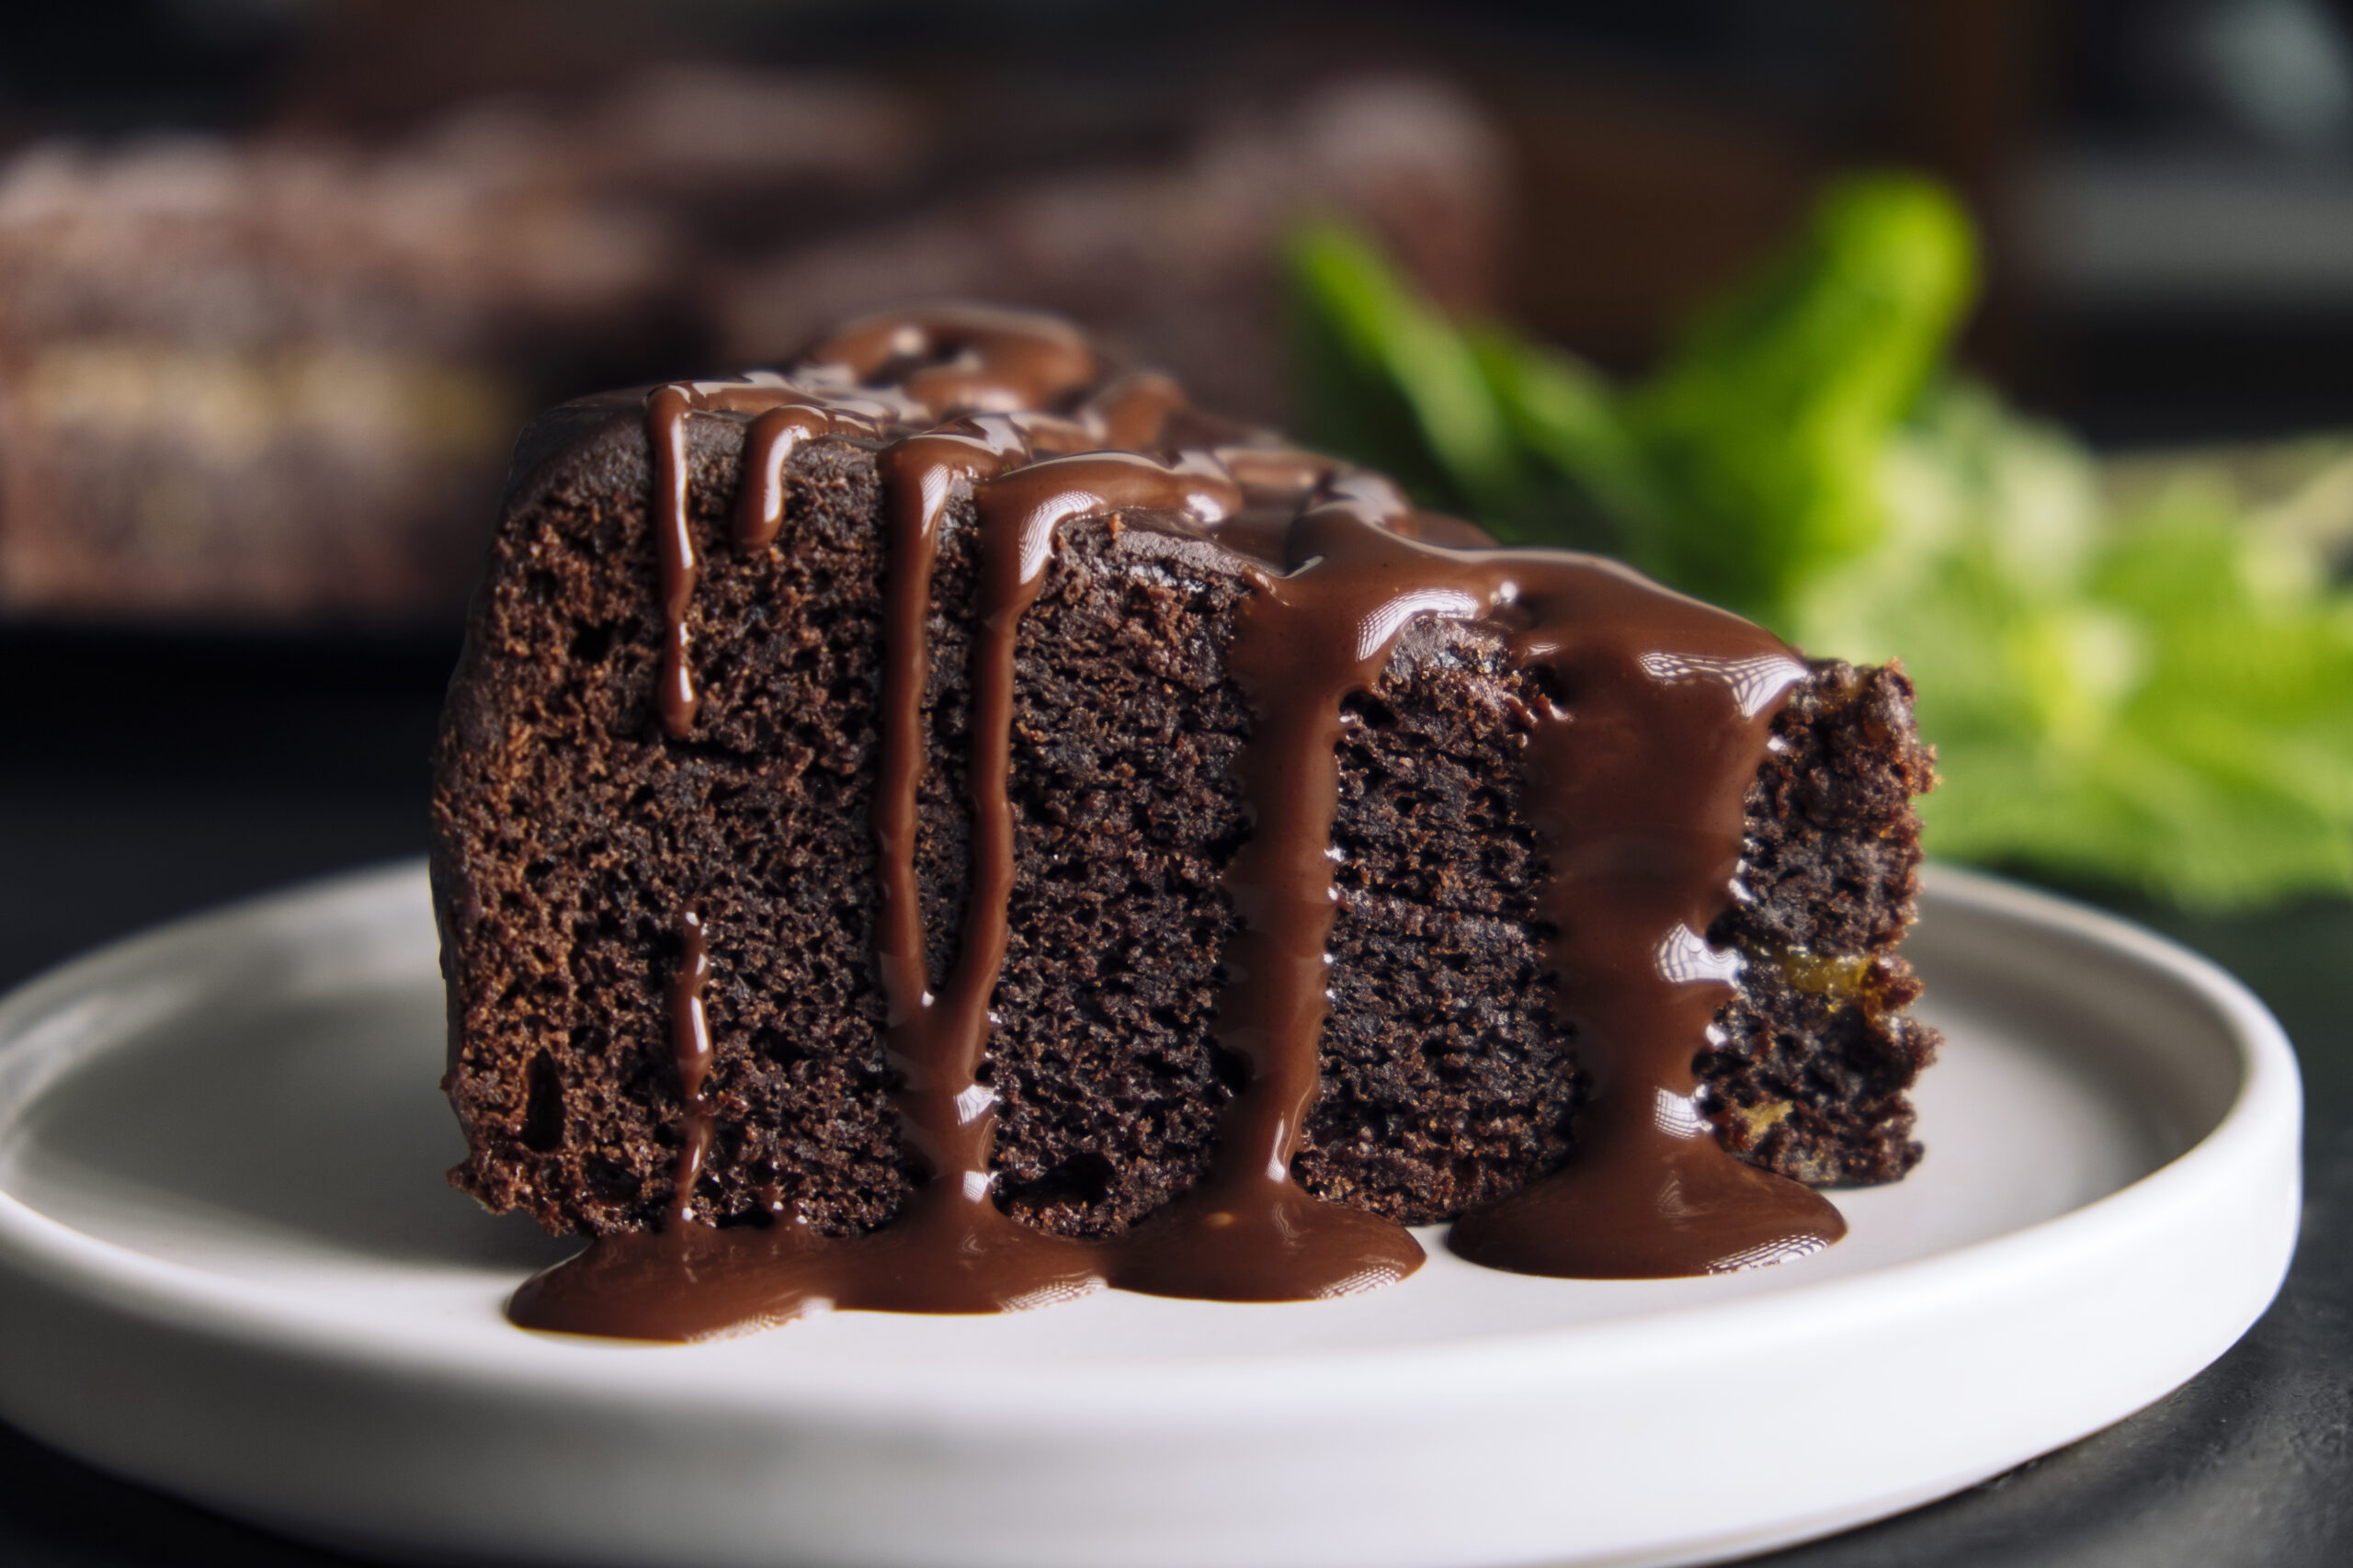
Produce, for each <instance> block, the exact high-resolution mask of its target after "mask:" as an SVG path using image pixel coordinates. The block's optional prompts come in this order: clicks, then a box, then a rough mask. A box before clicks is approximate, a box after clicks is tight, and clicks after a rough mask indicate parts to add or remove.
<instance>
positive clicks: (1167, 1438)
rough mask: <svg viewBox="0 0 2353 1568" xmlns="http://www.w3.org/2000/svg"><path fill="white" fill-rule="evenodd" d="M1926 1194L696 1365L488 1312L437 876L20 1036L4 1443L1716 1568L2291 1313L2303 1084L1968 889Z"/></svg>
mask: <svg viewBox="0 0 2353 1568" xmlns="http://www.w3.org/2000/svg"><path fill="white" fill-rule="evenodd" d="M1906 952H1907V954H1908V956H1910V957H1911V958H1912V959H1913V960H1914V961H1915V964H1916V965H1917V966H1918V968H1919V969H1920V971H1922V973H1923V975H1924V976H1925V977H1926V979H1927V983H1928V986H1929V999H1928V1001H1927V1003H1926V1004H1924V1006H1923V1011H1924V1013H1925V1014H1926V1015H1927V1017H1930V1018H1932V1019H1933V1021H1935V1022H1936V1023H1937V1024H1938V1025H1939V1026H1940V1027H1941V1028H1944V1029H1945V1030H1946V1031H1947V1034H1948V1038H1949V1043H1948V1045H1947V1047H1946V1051H1945V1054H1944V1058H1943V1060H1942V1061H1941V1062H1939V1063H1938V1065H1937V1066H1936V1067H1935V1068H1934V1069H1932V1070H1931V1071H1930V1073H1929V1074H1927V1077H1926V1078H1925V1079H1924V1080H1923V1082H1922V1086H1921V1089H1920V1093H1919V1096H1918V1098H1919V1104H1920V1109H1921V1136H1922V1138H1923V1140H1924V1141H1925V1142H1927V1145H1928V1150H1929V1153H1928V1156H1927V1160H1926V1161H1925V1162H1924V1163H1923V1164H1922V1165H1921V1167H1920V1169H1919V1170H1918V1171H1917V1172H1916V1173H1915V1175H1914V1176H1912V1177H1911V1179H1909V1180H1908V1181H1905V1182H1904V1183H1902V1184H1901V1185H1899V1186H1896V1187H1887V1188H1880V1189H1874V1190H1868V1191H1842V1192H1839V1193H1837V1194H1836V1199H1837V1201H1838V1204H1839V1206H1840V1208H1841V1209H1842V1210H1844V1211H1845V1212H1846V1214H1847V1219H1848V1221H1849V1222H1850V1224H1851V1226H1852V1231H1851V1233H1850V1235H1849V1236H1848V1238H1847V1240H1846V1241H1845V1242H1844V1243H1842V1244H1839V1245H1838V1246H1836V1247H1834V1248H1832V1249H1830V1250H1829V1251H1828V1252H1826V1253H1824V1254H1820V1255H1817V1256H1814V1257H1812V1258H1808V1259H1804V1260H1802V1261H1800V1262H1797V1263H1792V1264H1787V1265H1783V1266H1781V1267H1777V1268H1772V1269H1767V1270H1762V1271H1759V1272H1756V1273H1752V1274H1746V1275H1740V1276H1734V1277H1731V1278H1714V1279H1697V1280H1672V1281H1660V1282H1579V1281H1560V1280H1543V1279H1531V1278H1521V1277H1518V1276H1514V1275H1507V1274H1499V1273H1494V1272H1490V1271H1487V1270H1483V1269H1479V1268H1475V1267H1471V1266H1470V1265H1467V1264H1464V1263H1462V1262H1461V1261H1460V1260H1459V1259H1457V1258H1455V1257H1453V1256H1451V1255H1450V1254H1449V1253H1448V1252H1447V1251H1446V1249H1445V1246H1444V1244H1443V1241H1442V1238H1441V1236H1440V1235H1439V1234H1438V1233H1435V1232H1434V1233H1428V1234H1426V1235H1425V1237H1424V1241H1425V1244H1426V1245H1427V1247H1428V1249H1429V1252H1430V1261H1429V1264H1428V1265H1427V1267H1425V1268H1424V1269H1423V1271H1422V1272H1421V1273H1420V1274H1418V1275H1416V1276H1415V1278H1412V1279H1409V1280H1407V1281H1405V1282H1404V1284H1402V1285H1398V1286H1394V1287H1392V1288H1390V1289H1387V1290H1380V1291H1375V1292H1372V1293H1370V1294H1369V1295H1365V1296H1361V1297H1355V1298H1350V1299H1347V1300H1343V1301H1329V1302H1317V1303H1311V1304H1301V1305H1284V1306H1236V1305H1226V1304H1218V1303H1210V1302H1198V1301H1164V1300H1158V1299H1154V1298H1149V1297H1141V1296H1131V1295H1123V1294H1105V1295H1098V1296H1095V1297H1092V1298H1089V1299H1087V1300H1085V1301H1078V1302H1074V1303H1071V1304H1066V1305H1063V1306H1059V1307H1055V1308H1052V1309H1051V1310H1048V1311H1043V1312H1031V1313H1026V1314H1021V1315H1018V1316H1010V1317H999V1318H915V1317H891V1316H881V1315H873V1314H861V1313H842V1314H837V1315H832V1316H827V1317H823V1318H818V1319H814V1320H811V1321H806V1322H802V1323H799V1324H792V1325H790V1326H788V1327H785V1328H783V1329H780V1330H777V1331H774V1332H771V1333H767V1334H763V1335H751V1336H747V1337H744V1338H739V1339H733V1340H728V1341H724V1342H720V1343H716V1344H707V1345H700V1346H685V1347H672V1346H634V1345H619V1344H611V1343H605V1342H598V1341H587V1340H572V1339H566V1338H562V1337H559V1336H542V1335H529V1334H525V1333H522V1332H520V1331H518V1330H517V1329H514V1328H512V1327H510V1326H509V1325H507V1324H506V1322H505V1320H504V1319H503V1318H502V1317H501V1316H500V1314H499V1308H500V1305H501V1303H502V1302H503V1301H504V1299H505V1297H506V1293H507V1292H508V1291H509V1290H512V1289H513V1288H514V1286H515V1285H516V1284H517V1282H518V1281H519V1280H520V1279H521V1278H523V1277H524V1276H525V1275H526V1274H527V1273H528V1272H529V1271H530V1270H531V1269H533V1268H535V1267H539V1266H540V1265H542V1264H544V1263H546V1262H549V1261H551V1260H552V1259H553V1258H555V1257H557V1256H562V1255H563V1252H564V1251H565V1250H566V1248H565V1247H563V1245H560V1244H554V1243H551V1242H550V1241H548V1240H547V1239H546V1238H544V1237H542V1236H540V1234H539V1233H538V1232H537V1231H536V1230H535V1229H534V1228H533V1227H532V1226H530V1225H529V1223H528V1222H524V1221H516V1220H513V1219H512V1218H509V1219H506V1220H495V1219H492V1218H490V1217H488V1216H486V1215H483V1214H482V1213H481V1212H480V1211H478V1210H476V1209H475V1208H474V1207H473V1206H472V1204H471V1203H469V1202H468V1201H467V1200H466V1199H463V1198H461V1197H460V1196H459V1195H458V1194H456V1193H454V1192H452V1191H450V1190H449V1188H447V1187H444V1186H443V1185H442V1184H441V1180H440V1172H441V1171H442V1169H443V1168H445V1167H446V1166H448V1165H450V1164H452V1163H453V1162H454V1161H455V1160H456V1159H457V1158H458V1156H459V1154H460V1150H461V1144H460V1139H459V1137H458V1134H457V1131H456V1129H455V1127H454V1125H453V1123H452V1122H451V1120H450V1118H449V1111H448V1108H446V1106H445V1105H444V1104H443V1103H442V1101H441V1099H440V1096H439V1095H438V1092H437V1089H436V1086H435V1084H436V1079H437V1077H438V1073H439V1070H440V1061H441V1052H442V1027H443V1025H442V1008H441V987H440V982H439V979H438V974H437V972H436V970H435V962H434V960H435V947H434V935H433V928H432V923H431V919H430V915H429V913H428V910H427V907H426V894H425V880H424V875H423V872H422V870H421V869H419V868H416V867H414V866H409V867H401V868H397V869H391V870H386V871H380V872H373V873H369V874H365V875H361V876H358V877H353V878H348V879H345V880H342V881H335V882H330V883H326V884H323V885H321V886H318V887H314V888H309V889H303V890H298V891H296V892H290V893H286V894H282V895H279V896H277V897H274V898H270V899H266V900H262V901H259V902H256V903H249V904H244V905H241V906H238V907H235V908H233V909H230V910H227V911H224V912H222V913H220V914H217V915H208V916H204V917H201V918H199V919H197V920H193V921H189V922H187V923H184V924H182V925H179V926H172V927H169V928H166V929H165V930H163V931H160V932H157V933H155V934H153V935H151V936H148V937H140V938H137V939H134V940H132V941H130V942H127V943H125V944H122V945H121V946H119V947H116V948H112V949H107V950H105V951H103V952H100V953H97V954H96V955H93V956H92V957H90V958H87V959H84V960H80V961H78V962H76V963H74V964H72V965H70V966H68V967H66V968H64V969H63V970H60V971H56V972H54V973H52V974H51V975H49V976H48V977H46V978H44V979H41V980H39V981H36V982H34V983H32V984H30V985H28V986H27V987H25V988H24V989H22V990H20V991H19V992H17V994H15V995H14V996H12V997H11V998H9V999H8V1000H7V1001H6V1003H0V1336H5V1341H6V1343H7V1344H8V1345H9V1346H11V1347H12V1349H11V1353H10V1354H9V1355H8V1356H7V1357H6V1358H0V1416H5V1417H6V1419H7V1420H9V1421H12V1422H14V1423H16V1424H17V1425H18V1426H22V1427H24V1428H25V1429H27V1430H28V1431H30V1432H32V1433H34V1434H36V1435H38V1436H40V1437H43V1438H46V1439H47V1440H49V1441H50V1442H51V1443H54V1444H56V1445H57V1446H59V1447H61V1448H63V1449H67V1450H69V1451H71V1452H73V1453H75V1454H78V1455H80V1456H82V1457H83V1458H85V1459H87V1460H91V1461H93V1462H95V1463H97V1464H100V1465H103V1466H106V1467H108V1468H109V1469H113V1470H116V1471H120V1472H122V1473H124V1474H126V1475H130V1476H132V1477H135V1478H137V1479H139V1480H142V1481H144V1482H147V1483H152V1484H154V1485H157V1486H161V1487H164V1488H165V1489H167V1490H170V1491H174V1492H176V1493H179V1494H183V1495H186V1496H188V1497H190V1498H193V1499H195V1500H198V1501H199V1502H202V1503H205V1504H207V1505H210V1506H214V1507H217V1508H220V1509H222V1510H223V1511H225V1512H229V1513H232V1514H236V1515H240V1516H243V1517H247V1518H251V1519H255V1520H257V1521H259V1522H262V1523H264V1524H267V1525H269V1526H272V1527H274V1528H279V1529H283V1530H285V1531H288V1532H290V1533H292V1534H297V1535H301V1536H305V1537H308V1538H311V1539H313V1540H323V1541H327V1542H330V1543H333V1544H337V1545H342V1546H345V1547H347V1548H356V1549H358V1550H363V1551H369V1552H371V1553H374V1554H377V1555H384V1556H394V1557H405V1558H412V1559H422V1560H435V1559H449V1558H465V1559H482V1558H491V1559H501V1560H506V1559H512V1560H517V1561H534V1562H567V1563H634V1562H670V1563H700V1564H745V1565H753V1564H785V1563H791V1564H812V1565H841V1568H849V1565H858V1568H869V1565H871V1568H884V1565H910V1568H912V1565H917V1564H938V1565H940V1568H948V1565H950V1564H952V1565H954V1568H996V1565H1004V1568H1016V1565H1018V1568H1058V1565H1064V1564H1067V1565H1069V1568H1129V1565H1133V1568H1146V1565H1155V1564H1169V1565H1172V1568H1173V1565H1176V1564H1200V1563H1204V1562H1236V1563H1242V1562H1252V1563H1256V1562H1265V1563H1278V1562H1279V1563H1285V1564H1292V1565H1297V1568H1317V1565H1322V1564H1333V1565H1338V1564H1343V1563H1345V1564H1349V1565H1351V1568H1385V1565H1396V1568H1406V1565H1438V1564H1453V1565H1462V1568H1472V1565H1502V1564H1539V1563H1580V1564H1586V1563H1590V1564H1601V1563H1611V1564H1620V1563H1622V1564H1635V1563H1670V1562H1705V1561H1711V1560H1715V1559H1720V1558H1723V1557H1729V1556H1734V1555H1738V1554H1742V1553H1745V1552H1748V1551H1759V1550H1763V1549H1765V1548H1767V1547H1769V1546H1773V1545H1777V1544H1780V1543H1783V1542H1786V1541H1790V1540H1799V1539H1802V1538H1804V1537H1807V1536H1812V1535H1817V1534H1822V1533H1825V1532H1827V1531H1830V1530H1833V1529H1836V1528H1843V1527H1845V1526H1847V1525H1850V1524H1854V1523H1857V1522H1859V1521H1861V1520H1863V1519H1867V1518H1871V1517H1878V1516H1881V1515H1883V1514H1887V1513H1891V1512H1893V1511H1895V1510H1897V1509H1899V1508H1902V1507H1905V1506H1910V1505H1912V1504H1914V1503H1917V1502H1920V1501H1924V1500H1926V1499H1927V1498H1930V1497H1934V1496H1937V1495H1940V1494H1944V1493H1947V1492H1950V1491H1953V1490H1956V1489H1958V1488H1960V1487H1961V1486H1964V1485H1967V1484H1969V1483H1972V1482H1974V1481H1977V1480H1980V1479H1983V1478H1984V1477H1985V1476H1987V1475H1991V1474H1994V1473H1996V1472H1998V1471H2002V1470H2005V1469H2006V1468H2008V1467H2010V1466H2011V1465H2014V1464H2016V1463H2018V1462H2020V1461H2022V1460H2026V1459H2028V1458H2030V1457H2032V1456H2033V1455H2035V1454H2038V1453H2041V1452H2044V1451H2047V1450H2048V1449H2052V1448H2055V1447H2057V1446H2059V1445H2061V1444H2063V1443H2065V1442H2068V1441H2070V1440H2072V1439H2074V1438H2075V1437H2080V1436H2082V1435H2084V1434H2086V1433H2087V1432H2090V1431H2092V1430H2095V1429H2097V1427H2099V1426H2105V1425H2107V1424H2108V1423H2109V1422H2111V1421H2114V1420H2117V1419H2119V1418H2120V1417H2121V1416H2123V1415H2127V1414H2129V1413H2131V1411H2133V1410H2135V1409H2138V1408H2140V1407H2141V1406H2143V1405H2144V1404H2146V1403H2150V1402H2151V1401H2153V1400H2154V1399H2156V1398H2158V1397H2159V1396H2161V1395H2162V1394H2164V1393H2165V1392H2168V1391H2169V1390H2171V1389H2173V1388H2174V1387H2176V1386H2177V1385H2178V1384H2180V1383H2181V1382H2183V1381H2186V1380H2187V1379H2188V1378H2189V1377H2190V1376H2191V1375H2192V1374H2194V1373H2195V1372H2197V1371H2198V1370H2199V1369H2200V1368H2202V1367H2204V1366H2205V1365H2206V1364H2207V1363H2208V1362H2209V1361H2211V1360H2212V1359H2213V1358H2215V1357H2216V1356H2218V1355H2219V1354H2221V1352H2222V1350H2223V1349H2224V1348H2226V1347H2227V1346H2229V1345H2230V1344H2231V1342H2232V1341H2233V1340H2234V1339H2235V1338H2237V1336H2238V1335H2240V1334H2241V1333H2242V1332H2243V1331H2244V1330H2245V1327H2246V1326H2247V1325H2248V1324H2250V1323H2252V1322H2253V1321H2254V1319H2255V1318H2256V1315H2257V1314H2258V1313H2259V1312H2261V1311H2262V1309H2263V1307H2264V1305H2265V1304H2266V1303H2267V1302H2268V1301H2269V1300H2270V1299H2271V1296H2272V1295H2273V1293H2274V1292H2275V1291H2276V1290H2277V1289H2278V1287H2279V1279H2280V1278H2281V1275H2282V1274H2283V1272H2284V1271H2285V1268H2286V1266H2287V1262H2288V1258H2289V1255H2290V1250H2291V1248H2292V1245H2293V1241H2294V1229H2295V1221H2296V1214H2297V1180H2298V1176H2297V1172H2298V1162H2297V1138H2298V1128H2299V1118H2300V1106H2299V1094H2298V1087H2297V1081H2296V1073H2295V1064H2294V1059H2293V1057H2292V1055H2291V1053H2290V1051H2289V1049H2288V1045H2287V1042H2286V1040H2285V1039H2284V1038H2283V1037H2282V1035H2281V1034H2280V1032H2279V1028H2278V1026H2277V1025H2276V1024H2275V1023H2273V1021H2272V1020H2271V1018H2270V1017H2269V1016H2268V1014H2267V1013H2265V1012H2264V1010H2263V1008H2262V1006H2260V1004H2258V1003H2257V1002H2256V1001H2255V999H2254V998H2253V997H2252V996H2250V995H2248V994H2246V993H2245V991H2244V990H2243V989H2241V988H2240V987H2239V986H2238V985H2237V984H2236V983H2234V982H2233V981H2232V980H2230V979H2229V978H2228V977H2227V976H2225V975H2223V974H2222V972H2221V971H2218V970H2216V969H2214V968H2213V967H2212V966H2211V965H2209V964H2207V963H2206V962H2204V961H2203V960H2200V959H2197V958H2195V957H2193V956H2191V955H2189V954H2188V953H2186V952H2184V951H2182V950H2181V949H2177V948H2175V947H2172V946H2170V945H2169V944H2167V943H2165V942H2164V941H2162V940H2161V939H2159V938H2157V937H2153V936H2150V935H2148V934H2147V933H2145V932H2143V931H2140V930H2138V929H2136V928H2134V927H2131V926H2124V925H2122V924H2120V923H2118V922H2116V921H2113V920H2110V919H2108V918H2106V917H2104V916H2101V915H2095V914H2092V913H2090V912H2087V911H2085V910H2082V909H2080V908H2077V907H2075V906H2073V905H2070V904H2065V903H2060V902H2058V901H2055V900H2052V899H2049V898H2046V897H2043V896H2041V895H2040V894H2035V893H2031V892H2025V891H2023V890H2020V889H2017V888H2013V887H2009V886H2007V885H2005V884H2002V883H1998V882H1993V881H1986V880H1984V879H1981V878H1976V877H1971V876H1965V875H1961V874H1956V873H1952V872H1938V873H1936V874H1933V875H1932V876H1931V879H1930V887H1929V892H1928V896H1927V899H1926V900H1925V902H1924V905H1923V912H1922V918H1921V923H1920V926H1919V927H1918V929H1917V930H1916V931H1915V934H1914V936H1913V937H1912V938H1911V940H1910V942H1909V944H1908V946H1907V948H1906Z"/></svg>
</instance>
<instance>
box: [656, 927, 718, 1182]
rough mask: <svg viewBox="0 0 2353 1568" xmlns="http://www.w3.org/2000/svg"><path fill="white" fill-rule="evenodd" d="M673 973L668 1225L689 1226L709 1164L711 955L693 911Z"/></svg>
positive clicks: (680, 930) (683, 931) (682, 932)
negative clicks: (674, 1114) (673, 1152)
mask: <svg viewBox="0 0 2353 1568" xmlns="http://www.w3.org/2000/svg"><path fill="white" fill-rule="evenodd" d="M678 936H679V943H680V951H679V954H678V969H677V972H676V973H675V974H673V975H672V976H671V977H670V1060H671V1061H672V1062H675V1063H676V1065H677V1069H678V1100H679V1103H680V1104H681V1105H682V1106H684V1107H685V1111H684V1113H683V1116H682V1118H681V1125H680V1127H679V1136H678V1163H677V1166H676V1169H675V1170H674V1171H673V1172H672V1174H671V1177H670V1212H669V1217H668V1220H667V1221H666V1222H667V1223H669V1224H673V1225H687V1224H692V1223H693V1222H694V1201H695V1183H696V1182H697V1181H698V1180H699V1179H700V1178H701V1176H702V1167H703V1162H704V1161H706V1160H708V1159H710V1131H711V1121H710V1098H709V1096H706V1095H704V1093H703V1092H702V1084H703V1079H704V1078H705V1077H706V1076H708V1075H709V1074H710V1018H709V1017H708V1016H707V1015H706V1014H705V1013H704V1011H703V1005H702V993H703V987H704V986H706V985H708V984H709V983H710V949H709V948H708V947H707V946H705V944H704V942H703V936H702V917H701V916H700V915H697V914H695V913H694V911H692V910H688V911H687V912H686V913H685V914H683V915H679V916H678Z"/></svg>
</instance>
